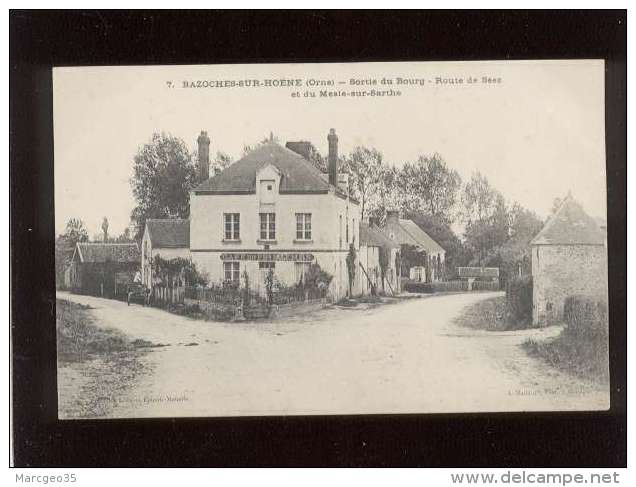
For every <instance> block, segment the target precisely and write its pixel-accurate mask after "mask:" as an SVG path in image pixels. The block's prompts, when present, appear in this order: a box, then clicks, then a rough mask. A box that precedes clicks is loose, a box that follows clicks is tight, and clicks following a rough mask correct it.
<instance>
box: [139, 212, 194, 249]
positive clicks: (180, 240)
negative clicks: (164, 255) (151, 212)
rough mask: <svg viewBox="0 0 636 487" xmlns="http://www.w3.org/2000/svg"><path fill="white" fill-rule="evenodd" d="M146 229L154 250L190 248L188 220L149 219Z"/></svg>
mask: <svg viewBox="0 0 636 487" xmlns="http://www.w3.org/2000/svg"><path fill="white" fill-rule="evenodd" d="M146 228H147V230H148V236H149V237H150V242H151V243H152V246H153V247H154V248H184V247H185V248H188V247H190V220H186V219H177V218H172V219H163V220H160V219H149V220H146Z"/></svg>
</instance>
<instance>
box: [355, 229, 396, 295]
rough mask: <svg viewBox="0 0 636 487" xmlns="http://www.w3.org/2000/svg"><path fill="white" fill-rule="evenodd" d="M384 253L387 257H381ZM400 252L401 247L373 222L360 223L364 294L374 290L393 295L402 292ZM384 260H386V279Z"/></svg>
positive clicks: (360, 256) (362, 286) (360, 261)
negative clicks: (383, 267) (383, 268)
mask: <svg viewBox="0 0 636 487" xmlns="http://www.w3.org/2000/svg"><path fill="white" fill-rule="evenodd" d="M382 252H385V257H382V256H381V253H382ZM399 252H400V246H399V245H398V244H397V243H395V242H394V241H392V240H391V239H389V238H388V237H387V236H386V235H385V234H384V233H383V232H382V230H381V229H380V228H379V227H378V226H376V225H375V224H374V223H373V222H372V221H371V222H370V221H368V220H367V221H362V222H360V252H359V264H360V272H361V276H360V278H361V283H360V287H361V292H362V294H365V295H369V294H371V291H372V288H375V290H376V291H377V292H380V291H383V292H384V293H386V294H391V295H393V294H398V293H399V292H400V269H399V265H398V263H399ZM383 258H385V259H386V261H385V266H386V267H385V271H384V278H383V276H382V259H383Z"/></svg>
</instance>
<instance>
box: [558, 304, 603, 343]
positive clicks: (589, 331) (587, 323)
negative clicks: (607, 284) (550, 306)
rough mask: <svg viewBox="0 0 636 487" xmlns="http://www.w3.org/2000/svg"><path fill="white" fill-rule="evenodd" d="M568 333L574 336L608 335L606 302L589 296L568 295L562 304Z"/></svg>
mask: <svg viewBox="0 0 636 487" xmlns="http://www.w3.org/2000/svg"><path fill="white" fill-rule="evenodd" d="M563 320H564V321H565V322H566V324H567V330H568V333H571V334H573V335H576V336H598V337H602V338H606V337H607V336H608V331H609V330H608V316H607V303H606V302H605V300H603V299H599V298H596V297H591V296H581V295H575V296H568V297H567V298H566V299H565V302H564V304H563Z"/></svg>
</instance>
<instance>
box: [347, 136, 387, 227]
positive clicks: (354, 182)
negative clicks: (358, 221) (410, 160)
mask: <svg viewBox="0 0 636 487" xmlns="http://www.w3.org/2000/svg"><path fill="white" fill-rule="evenodd" d="M345 166H346V170H348V171H349V174H350V178H351V180H350V182H349V183H350V188H351V191H352V193H353V196H354V197H355V198H356V199H357V200H359V201H360V212H361V217H362V218H364V217H365V216H367V215H366V213H365V211H366V207H367V206H368V205H370V204H371V205H373V204H374V203H371V202H370V199H372V198H373V196H374V195H375V191H376V190H377V189H378V186H379V185H380V181H381V177H382V174H383V172H382V168H383V164H382V153H381V152H380V151H378V150H377V149H373V148H371V149H368V148H366V147H356V148H355V149H354V150H353V152H352V153H351V154H350V155H349V157H348V158H346V163H345Z"/></svg>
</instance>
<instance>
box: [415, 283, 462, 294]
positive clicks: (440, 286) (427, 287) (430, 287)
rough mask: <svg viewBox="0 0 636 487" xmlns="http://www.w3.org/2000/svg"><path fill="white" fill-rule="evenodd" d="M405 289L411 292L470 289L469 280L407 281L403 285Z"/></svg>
mask: <svg viewBox="0 0 636 487" xmlns="http://www.w3.org/2000/svg"><path fill="white" fill-rule="evenodd" d="M403 287H404V290H405V291H408V292H410V293H426V294H429V293H443V292H458V291H468V281H436V282H414V281H407V282H405V283H404V285H403Z"/></svg>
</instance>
